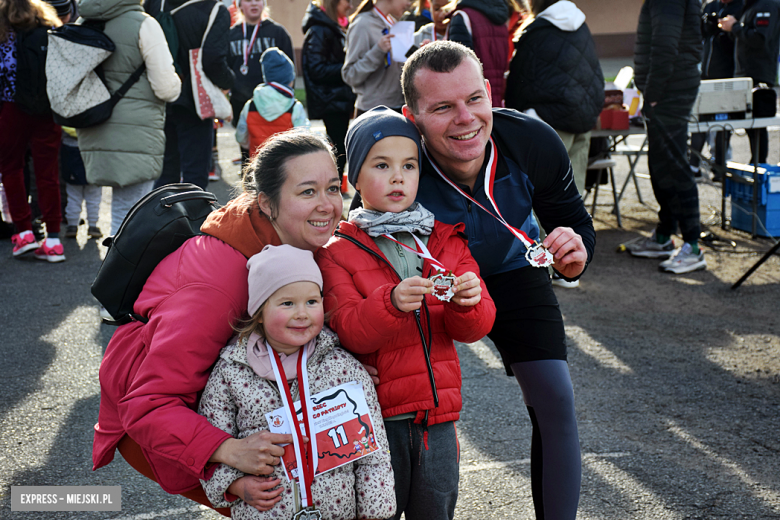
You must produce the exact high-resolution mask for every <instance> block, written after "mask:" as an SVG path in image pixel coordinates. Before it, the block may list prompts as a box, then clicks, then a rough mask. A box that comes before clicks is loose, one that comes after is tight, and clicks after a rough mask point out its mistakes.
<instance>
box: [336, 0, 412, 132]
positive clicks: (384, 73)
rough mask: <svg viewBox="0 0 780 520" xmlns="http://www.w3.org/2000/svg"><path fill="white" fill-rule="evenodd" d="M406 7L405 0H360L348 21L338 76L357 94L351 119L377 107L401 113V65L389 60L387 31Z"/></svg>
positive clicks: (389, 36) (402, 99) (402, 100)
mask: <svg viewBox="0 0 780 520" xmlns="http://www.w3.org/2000/svg"><path fill="white" fill-rule="evenodd" d="M408 8H409V0H377V2H376V4H374V3H373V1H372V0H363V3H361V4H360V5H359V6H358V8H357V10H356V11H355V14H353V15H352V17H351V18H350V22H349V29H347V47H346V51H347V57H346V58H345V59H344V67H343V68H342V69H341V77H342V78H343V79H344V82H345V83H346V84H347V85H349V86H350V87H352V90H353V91H354V92H355V94H357V100H356V101H355V117H357V116H359V115H360V114H362V113H364V112H366V111H368V110H371V109H372V108H374V107H376V106H379V105H386V106H389V107H391V108H393V109H395V110H397V111H398V112H399V113H400V111H401V107H402V106H403V104H404V96H403V94H402V93H401V69H402V68H403V63H399V62H395V61H393V60H392V59H391V58H390V46H391V43H390V40H391V38H392V35H390V34H388V31H389V30H390V28H391V27H392V26H393V24H395V22H396V20H399V19H400V18H401V16H403V14H404V12H405V11H406V10H407V9H408Z"/></svg>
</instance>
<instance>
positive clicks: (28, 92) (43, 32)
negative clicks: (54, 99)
mask: <svg viewBox="0 0 780 520" xmlns="http://www.w3.org/2000/svg"><path fill="white" fill-rule="evenodd" d="M48 45H49V38H48V33H47V29H46V28H45V27H35V28H33V29H30V30H29V31H22V32H18V33H16V50H17V52H16V92H15V94H14V102H15V103H16V104H17V106H18V107H19V108H20V109H21V110H22V111H24V112H26V113H28V114H33V115H43V114H48V113H49V112H51V107H50V105H49V98H48V96H47V95H46V49H47V47H48Z"/></svg>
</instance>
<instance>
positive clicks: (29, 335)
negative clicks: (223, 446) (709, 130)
mask: <svg viewBox="0 0 780 520" xmlns="http://www.w3.org/2000/svg"><path fill="white" fill-rule="evenodd" d="M778 137H780V135H779V134H778V132H777V131H776V130H773V131H772V132H770V147H771V149H772V150H771V154H770V161H771V162H774V163H777V162H778V159H780V157H779V156H778V155H779V152H780V139H778ZM219 144H220V164H221V166H222V168H223V170H224V172H225V175H224V178H225V179H224V181H219V182H214V183H211V185H210V189H211V190H212V191H214V192H215V193H216V194H217V195H218V197H219V199H220V201H221V202H223V203H224V202H225V201H227V200H228V199H229V197H230V193H231V186H230V184H231V183H235V182H236V181H237V179H238V176H237V167H235V166H234V165H233V164H232V162H231V159H232V158H234V157H237V156H238V151H237V147H236V145H235V141H234V140H233V137H232V133H231V132H230V130H229V129H227V128H226V129H222V130H220V132H219ZM746 149H747V145H746V140H745V139H744V138H735V139H734V154H735V159H737V160H740V159H742V160H744V159H745V158H746V154H747V152H746ZM627 171H628V169H627V165H626V161H625V160H624V158H619V159H618V168H617V170H616V177H617V179H618V181H619V182H621V184H622V180H623V179H624V178H625V176H626V174H627ZM638 171H639V172H646V171H647V169H646V165H645V162H644V160H640V163H639V167H638ZM639 187H640V191H641V193H642V195H643V197H644V201H645V203H646V205H643V204H640V203H639V202H638V199H637V197H636V192H635V190H634V189H633V187H629V189H628V190H627V191H626V194H625V197H624V199H623V201H622V203H621V210H622V212H623V228H622V229H621V228H618V227H617V225H616V221H615V218H614V215H612V214H611V213H610V210H611V206H609V205H606V203H607V202H608V201H610V200H611V194H610V193H609V190H608V186H604V187H603V188H602V191H601V193H600V195H599V202H600V203H604V204H605V205H603V206H602V205H600V206H599V207H598V208H597V211H596V213H595V216H594V220H595V225H596V229H597V240H598V244H597V252H596V256H595V258H594V261H593V263H592V264H591V265H590V267H589V269H588V271H587V273H586V276H585V277H584V278H583V280H582V283H581V286H580V288H578V289H556V291H558V295H559V300H560V302H561V309H562V312H563V315H564V319H565V324H566V331H567V341H568V346H569V364H570V370H571V374H572V380H573V383H574V388H575V395H576V406H577V416H578V421H579V433H580V443H581V447H582V460H583V480H582V495H581V500H580V508H579V518H580V519H588V520H589V519H615V518H620V519H623V518H631V519H648V520H649V519H670V520H671V519H674V520H678V519H679V520H682V519H742V518H745V519H747V518H750V519H768V518H780V433H778V432H780V319H778V318H777V315H778V312H780V292H778V286H779V284H780V262H779V261H778V258H777V257H774V258H772V259H770V260H769V261H768V262H767V263H766V264H765V265H764V266H762V267H761V268H760V269H759V270H758V271H757V272H756V273H755V274H754V275H753V276H752V277H751V278H750V279H749V280H748V281H747V282H746V283H745V284H744V285H743V286H742V287H740V288H739V289H738V290H736V291H733V290H731V289H729V287H730V285H731V283H733V282H734V281H735V280H736V279H737V278H738V277H739V275H741V273H743V272H744V271H745V270H746V269H747V268H748V267H749V266H750V265H752V264H753V263H754V262H755V261H756V260H757V259H758V258H759V256H760V254H761V252H763V251H765V250H767V249H768V248H769V246H770V245H771V243H772V242H771V241H769V240H766V239H753V238H751V237H750V236H749V235H748V234H746V233H741V232H734V231H723V230H721V229H720V227H719V225H718V224H719V222H720V215H719V214H718V212H717V211H716V210H719V208H720V203H719V194H718V187H719V185H714V184H712V183H711V182H703V183H702V184H700V194H701V198H702V203H701V205H702V220H703V221H705V222H706V223H707V225H706V228H707V229H710V230H712V231H714V232H716V234H718V235H719V236H721V237H722V238H726V239H730V240H735V242H736V243H737V245H736V247H734V248H732V247H730V246H723V247H719V248H717V249H716V248H706V249H705V251H706V254H707V259H708V263H709V264H710V268H709V269H708V270H706V271H700V272H697V273H691V274H690V275H682V276H669V275H665V274H662V273H659V272H658V270H657V268H656V266H655V263H654V262H653V261H646V260H638V259H634V258H630V257H629V256H628V255H627V254H625V253H616V252H615V251H616V247H617V246H618V245H619V244H621V243H624V242H625V241H627V240H629V239H632V238H635V237H636V236H638V233H643V234H647V233H649V232H650V230H651V229H652V227H653V223H654V222H655V213H654V207H655V206H654V205H655V202H654V200H653V197H652V190H651V188H650V184H649V181H648V180H647V179H644V178H640V179H639ZM100 226H101V227H102V228H103V229H104V230H108V229H109V224H108V204H107V198H105V199H104V203H103V206H102V212H101V220H100ZM0 245H2V247H3V248H5V253H4V254H2V255H0V330H1V331H2V334H1V335H0V338H2V339H0V356H2V357H1V358H0V359H1V360H2V361H1V362H0V415H1V416H2V420H0V517H2V518H30V519H34V518H35V519H37V518H42V519H65V518H68V519H70V518H99V519H123V520H124V519H126V520H146V519H157V518H170V519H216V518H220V517H219V515H217V514H216V513H214V512H212V511H210V510H208V509H206V508H203V507H201V506H198V505H197V504H194V503H192V502H190V501H189V500H186V499H183V498H180V497H178V496H170V495H167V494H166V493H164V492H163V491H162V490H161V489H160V488H159V487H158V486H157V485H156V484H154V483H152V482H151V481H149V480H147V479H146V478H145V477H143V476H141V475H139V474H137V473H136V472H135V471H134V470H132V469H131V468H130V467H129V466H128V465H127V464H126V463H125V462H124V461H123V460H122V458H121V456H119V455H117V457H116V458H115V460H114V462H112V463H111V464H109V465H108V466H107V467H104V468H101V469H100V470H98V471H96V472H93V471H92V462H91V447H92V431H93V430H92V428H93V425H94V424H95V422H96V421H97V414H98V405H99V398H100V397H99V383H98V368H99V365H100V361H101V358H102V354H103V352H104V349H105V346H106V344H107V343H108V340H109V339H110V337H111V334H112V332H113V330H114V329H113V328H111V327H109V326H106V325H101V324H100V322H99V318H98V306H97V303H96V302H95V300H94V299H93V298H92V296H91V295H90V292H89V286H90V284H91V282H92V280H93V279H94V276H95V273H96V272H97V269H98V267H99V265H100V262H101V257H102V255H103V254H104V251H103V248H102V246H100V245H99V242H98V241H96V240H88V239H87V237H86V234H85V228H82V230H81V234H80V235H79V237H78V239H75V240H73V239H70V240H65V248H66V249H65V252H66V255H67V261H66V262H64V263H62V264H48V263H45V262H41V261H37V260H35V259H34V258H29V259H28V258H25V259H21V260H20V259H12V257H11V254H10V252H11V244H10V242H9V241H3V242H1V243H0ZM458 348H459V353H460V356H461V363H462V371H463V394H464V410H463V413H462V417H461V420H460V422H459V423H458V432H459V438H460V446H461V466H460V474H461V480H460V496H459V501H458V506H457V510H456V518H458V519H492V518H496V519H504V518H506V519H532V518H534V513H533V506H532V501H531V490H530V461H529V459H528V457H529V454H530V438H531V428H530V421H529V419H528V416H527V413H526V411H525V410H524V406H523V404H522V396H521V392H520V389H519V386H518V385H517V383H516V382H515V381H514V379H513V378H510V377H507V376H506V375H505V373H504V370H503V367H502V365H501V362H500V360H499V358H498V355H497V352H496V350H495V348H494V347H493V346H492V345H491V344H490V342H489V340H485V341H480V342H477V343H474V344H472V345H459V346H458ZM553 478H554V476H553ZM44 485H59V486H65V485H67V486H97V485H101V486H105V485H112V486H121V487H122V510H121V511H120V512H104V513H86V512H71V513H67V512H59V513H54V512H11V511H10V486H44Z"/></svg>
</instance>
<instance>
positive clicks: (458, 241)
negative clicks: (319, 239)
mask: <svg viewBox="0 0 780 520" xmlns="http://www.w3.org/2000/svg"><path fill="white" fill-rule="evenodd" d="M346 144H347V161H348V163H349V182H350V183H351V184H352V185H353V186H354V187H355V189H356V190H357V191H358V193H360V195H361V198H362V202H363V207H361V208H357V209H355V210H353V211H351V212H350V214H349V221H348V222H342V223H341V224H340V225H339V228H338V230H337V231H336V238H334V239H332V240H331V241H330V242H329V243H328V244H327V245H326V246H325V248H323V249H322V250H320V251H319V252H318V254H317V262H318V264H319V266H320V269H321V270H322V276H323V282H324V283H323V292H324V296H325V301H324V304H325V310H326V312H328V313H330V321H329V324H330V327H331V328H332V329H333V330H334V331H335V332H336V333H337V334H338V335H339V339H340V340H341V343H342V345H343V346H344V347H345V348H346V349H348V350H349V351H351V352H352V353H353V354H355V355H356V357H357V358H358V359H359V360H360V361H361V362H362V363H364V364H366V365H370V366H373V367H376V369H377V371H378V377H379V381H380V382H379V383H378V384H377V387H376V389H377V394H378V396H379V404H380V406H381V407H382V416H383V418H384V420H385V428H386V430H387V436H388V442H389V444H390V456H391V462H392V465H393V472H394V474H395V493H396V502H397V506H398V509H397V513H396V518H399V517H400V516H401V513H405V517H406V518H407V520H417V519H426V520H431V519H435V520H439V519H442V520H444V519H450V520H451V519H452V518H453V516H454V512H455V502H456V500H457V495H458V463H459V448H458V441H457V435H456V430H455V421H456V420H458V418H459V412H460V409H461V404H462V400H461V392H460V388H461V376H460V363H459V361H458V354H457V351H456V350H455V345H454V344H453V340H456V341H461V342H465V343H470V342H474V341H477V340H479V339H481V338H482V337H483V336H485V335H486V334H487V333H488V332H489V331H490V329H491V328H492V326H493V321H494V319H495V313H496V309H495V306H494V305H493V300H492V299H491V298H490V296H489V295H488V294H487V292H486V291H485V290H484V289H483V288H482V285H483V284H482V280H481V279H480V277H479V268H478V267H477V263H476V262H475V261H474V259H473V258H472V257H471V253H470V252H469V248H468V244H467V242H466V239H465V237H464V236H463V234H462V232H463V229H464V226H463V224H458V225H456V226H451V225H449V224H444V223H442V222H436V221H434V216H433V214H432V213H431V212H430V211H428V210H427V209H425V208H424V207H423V206H422V205H420V204H419V203H416V202H414V200H415V197H416V196H417V183H418V180H419V158H420V136H419V133H418V132H417V129H416V127H415V126H414V124H412V123H411V122H410V121H408V120H407V119H406V118H404V117H403V116H401V115H399V114H397V113H396V112H393V111H392V110H390V109H389V108H387V107H383V106H380V107H377V108H375V109H373V110H370V111H369V112H367V113H365V114H363V115H362V116H360V117H359V118H357V119H356V120H355V123H354V124H353V125H352V128H350V130H349V132H348V134H347V143H346ZM413 483H414V485H412V484H413Z"/></svg>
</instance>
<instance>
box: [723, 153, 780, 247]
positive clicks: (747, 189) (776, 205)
mask: <svg viewBox="0 0 780 520" xmlns="http://www.w3.org/2000/svg"><path fill="white" fill-rule="evenodd" d="M728 168H729V171H730V172H731V173H732V174H735V175H741V176H743V177H750V178H752V177H753V166H752V165H749V164H737V163H731V162H730V163H728ZM756 182H757V184H758V190H757V197H758V200H757V208H756V216H757V217H758V220H760V221H761V224H762V225H763V227H761V225H759V224H756V234H757V235H759V236H772V237H776V236H780V166H776V165H772V164H760V165H759V168H758V175H757V176H756ZM726 194H727V195H729V196H731V226H732V227H733V228H736V229H741V230H742V231H747V232H748V233H752V231H753V215H752V212H753V186H752V185H750V184H742V183H738V182H734V181H733V180H731V179H726ZM764 228H766V231H764Z"/></svg>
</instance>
